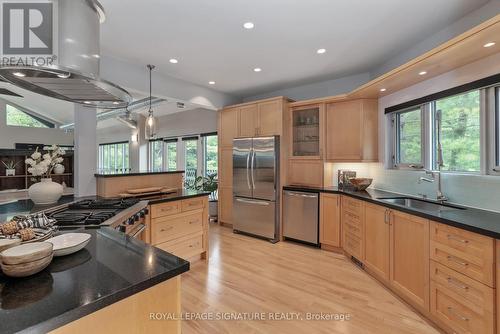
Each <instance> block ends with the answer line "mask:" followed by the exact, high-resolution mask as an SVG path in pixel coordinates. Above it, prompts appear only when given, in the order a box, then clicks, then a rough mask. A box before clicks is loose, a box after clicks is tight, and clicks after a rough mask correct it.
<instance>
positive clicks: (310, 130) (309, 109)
mask: <svg viewBox="0 0 500 334" xmlns="http://www.w3.org/2000/svg"><path fill="white" fill-rule="evenodd" d="M323 109H324V106H323V105H322V104H316V105H310V106H301V107H294V108H292V109H291V123H292V138H291V139H292V143H291V144H292V145H291V148H292V152H291V155H292V157H294V158H302V159H319V158H320V157H321V154H322V150H321V144H322V138H321V136H322V133H321V132H322V131H321V126H320V124H321V123H322V116H323Z"/></svg>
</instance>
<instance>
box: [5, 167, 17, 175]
mask: <svg viewBox="0 0 500 334" xmlns="http://www.w3.org/2000/svg"><path fill="white" fill-rule="evenodd" d="M5 175H6V176H15V175H16V170H15V169H10V168H8V169H6V170H5Z"/></svg>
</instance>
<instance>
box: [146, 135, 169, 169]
mask: <svg viewBox="0 0 500 334" xmlns="http://www.w3.org/2000/svg"><path fill="white" fill-rule="evenodd" d="M156 143H161V153H160V156H161V166H160V170H155V169H154V162H153V159H154V154H153V149H154V148H153V146H154V145H155V144H156ZM148 170H149V171H150V172H163V171H165V143H164V141H163V139H154V140H150V141H149V142H148Z"/></svg>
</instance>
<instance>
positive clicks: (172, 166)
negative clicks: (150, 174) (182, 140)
mask: <svg viewBox="0 0 500 334" xmlns="http://www.w3.org/2000/svg"><path fill="white" fill-rule="evenodd" d="M164 145H165V148H166V152H167V171H176V170H177V140H176V141H175V142H173V141H172V142H169V141H167V142H165V144H164Z"/></svg>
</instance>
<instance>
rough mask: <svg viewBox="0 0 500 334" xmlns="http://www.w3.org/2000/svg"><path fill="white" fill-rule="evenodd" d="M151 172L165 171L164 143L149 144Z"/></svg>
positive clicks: (155, 141)
mask: <svg viewBox="0 0 500 334" xmlns="http://www.w3.org/2000/svg"><path fill="white" fill-rule="evenodd" d="M149 170H150V171H152V172H161V171H163V141H162V140H153V141H150V142H149Z"/></svg>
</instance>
